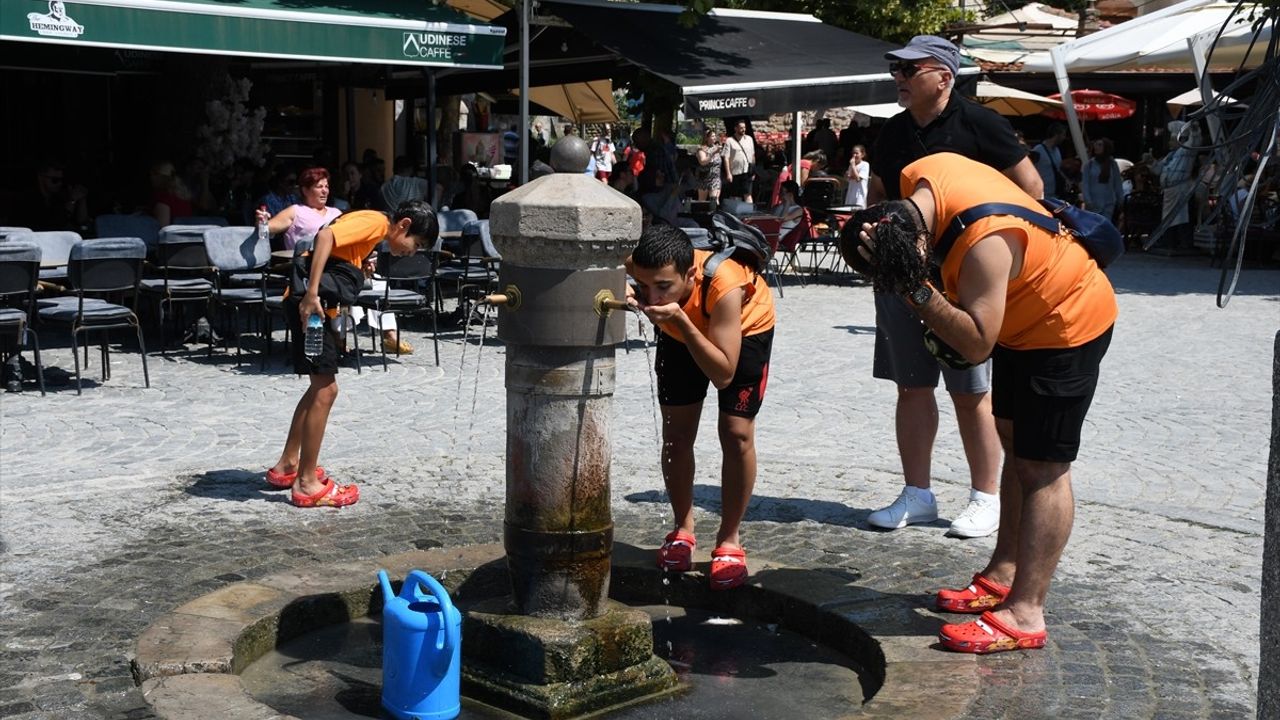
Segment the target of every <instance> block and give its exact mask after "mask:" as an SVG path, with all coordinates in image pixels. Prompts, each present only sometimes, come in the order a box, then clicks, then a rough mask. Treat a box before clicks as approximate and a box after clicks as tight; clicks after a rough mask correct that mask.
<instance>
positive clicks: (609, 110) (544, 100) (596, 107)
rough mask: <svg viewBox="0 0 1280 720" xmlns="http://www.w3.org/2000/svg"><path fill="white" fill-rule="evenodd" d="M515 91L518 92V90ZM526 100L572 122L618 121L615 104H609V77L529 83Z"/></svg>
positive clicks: (610, 91) (610, 92)
mask: <svg viewBox="0 0 1280 720" xmlns="http://www.w3.org/2000/svg"><path fill="white" fill-rule="evenodd" d="M515 92H516V93H517V94H518V93H519V91H518V90H517V91H515ZM529 101H530V102H535V103H537V104H539V105H541V106H542V107H544V108H546V109H548V110H550V111H551V112H553V113H556V114H557V115H559V116H560V117H563V118H568V119H570V120H572V121H573V122H574V124H576V125H581V124H582V123H600V122H617V121H618V108H617V106H616V105H614V104H613V82H612V81H610V80H592V81H590V82H579V83H565V84H563V85H543V86H540V87H531V88H529Z"/></svg>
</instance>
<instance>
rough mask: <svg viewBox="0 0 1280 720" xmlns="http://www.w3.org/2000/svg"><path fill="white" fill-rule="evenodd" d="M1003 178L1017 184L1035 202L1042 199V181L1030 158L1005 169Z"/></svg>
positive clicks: (1025, 158)
mask: <svg viewBox="0 0 1280 720" xmlns="http://www.w3.org/2000/svg"><path fill="white" fill-rule="evenodd" d="M1001 172H1003V173H1004V176H1005V177H1007V178H1009V179H1010V180H1012V181H1014V182H1015V183H1017V184H1018V187H1020V188H1022V189H1023V191H1025V192H1026V193H1027V194H1028V195H1030V196H1031V197H1033V198H1036V199H1037V200H1038V199H1040V198H1042V197H1044V179H1043V178H1041V177H1040V171H1039V170H1036V166H1035V163H1033V162H1031V158H1030V157H1024V158H1022V159H1021V160H1019V161H1018V163H1017V164H1015V165H1014V166H1013V167H1009V168H1005V169H1004V170H1002V171H1001Z"/></svg>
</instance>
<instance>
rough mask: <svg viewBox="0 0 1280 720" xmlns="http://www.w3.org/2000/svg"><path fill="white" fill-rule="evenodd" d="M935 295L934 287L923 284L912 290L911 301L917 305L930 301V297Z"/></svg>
mask: <svg viewBox="0 0 1280 720" xmlns="http://www.w3.org/2000/svg"><path fill="white" fill-rule="evenodd" d="M932 295H933V288H931V287H929V286H928V285H921V286H920V287H918V288H916V289H915V290H912V291H911V302H913V303H915V304H916V305H923V304H925V303H927V302H929V298H930V297H931V296H932Z"/></svg>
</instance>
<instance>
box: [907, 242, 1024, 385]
mask: <svg viewBox="0 0 1280 720" xmlns="http://www.w3.org/2000/svg"><path fill="white" fill-rule="evenodd" d="M1014 239H1015V238H1013V237H1012V234H1011V233H1006V232H1004V231H1002V232H997V233H995V234H993V235H989V236H987V237H985V238H983V239H982V240H979V241H978V243H977V244H976V245H974V246H973V247H972V248H971V249H970V250H969V252H968V253H967V254H966V255H965V257H964V262H963V264H962V265H961V266H960V278H959V281H958V285H959V287H958V288H957V290H956V300H957V303H958V304H956V305H952V304H951V303H950V302H949V301H948V300H947V299H946V298H945V297H943V296H942V293H940V292H934V293H933V295H932V296H930V297H929V300H928V302H926V303H925V304H923V305H919V306H916V307H915V311H916V314H917V315H919V316H920V319H921V320H923V321H924V324H925V325H928V326H929V328H930V329H932V330H933V331H934V332H935V333H937V335H938V337H940V338H942V340H943V342H945V343H947V344H948V345H950V346H951V347H953V348H955V350H956V351H957V352H959V353H960V354H961V355H963V356H964V358H965V359H966V360H968V361H969V362H971V363H973V364H975V365H976V364H978V363H981V362H985V361H986V359H987V358H988V357H990V356H991V350H992V349H993V348H994V347H995V344H996V339H997V338H998V337H999V336H1000V326H1001V325H1002V324H1003V323H1004V308H1005V295H1006V293H1007V292H1008V286H1009V273H1010V270H1011V268H1012V265H1013V253H1011V252H1010V251H1009V242H1010V241H1011V240H1014Z"/></svg>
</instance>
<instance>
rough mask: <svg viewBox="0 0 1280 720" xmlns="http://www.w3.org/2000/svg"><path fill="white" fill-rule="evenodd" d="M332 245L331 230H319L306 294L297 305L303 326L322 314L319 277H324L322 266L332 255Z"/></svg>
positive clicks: (313, 249) (312, 252) (312, 255)
mask: <svg viewBox="0 0 1280 720" xmlns="http://www.w3.org/2000/svg"><path fill="white" fill-rule="evenodd" d="M333 245H334V240H333V230H332V229H331V228H321V229H320V232H318V233H316V239H315V241H314V245H312V247H311V272H310V273H309V276H308V277H307V292H306V294H305V295H303V296H302V301H301V303H300V304H299V305H298V313H299V314H300V315H302V323H303V324H304V325H305V324H306V322H307V318H309V317H311V315H312V314H319V315H323V314H324V306H323V305H321V304H320V276H321V275H324V266H325V263H327V262H329V255H331V254H332V253H333Z"/></svg>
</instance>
